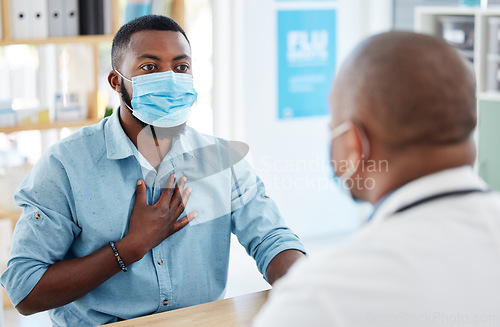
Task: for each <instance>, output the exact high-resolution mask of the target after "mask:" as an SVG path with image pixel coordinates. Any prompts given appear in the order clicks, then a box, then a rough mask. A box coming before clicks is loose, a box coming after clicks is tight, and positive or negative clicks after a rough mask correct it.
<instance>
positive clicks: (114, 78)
mask: <svg viewBox="0 0 500 327" xmlns="http://www.w3.org/2000/svg"><path fill="white" fill-rule="evenodd" d="M120 82H121V81H120V76H119V75H118V74H117V73H116V72H115V71H114V70H112V71H110V72H109V75H108V83H109V85H110V86H111V88H112V89H113V90H115V91H116V92H117V93H121V88H120V87H121V83H120Z"/></svg>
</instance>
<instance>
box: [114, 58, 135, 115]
mask: <svg viewBox="0 0 500 327" xmlns="http://www.w3.org/2000/svg"><path fill="white" fill-rule="evenodd" d="M113 70H114V71H115V72H116V73H117V74H118V75H120V77H121V78H123V79H124V80H126V81H127V82H130V83H132V80H130V79H128V78H126V77H125V76H123V75H122V74H121V73H120V72H119V71H118V70H117V69H114V68H113ZM123 103H125V106H127V108H129V109H130V111H132V112H134V109H132V108H130V107H129V105H128V104H127V103H126V102H125V101H123Z"/></svg>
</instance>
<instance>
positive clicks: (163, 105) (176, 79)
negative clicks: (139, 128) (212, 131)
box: [114, 69, 198, 127]
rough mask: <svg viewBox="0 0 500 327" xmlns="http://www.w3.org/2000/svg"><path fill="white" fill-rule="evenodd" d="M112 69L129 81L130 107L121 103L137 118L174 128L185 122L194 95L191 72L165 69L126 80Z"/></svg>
mask: <svg viewBox="0 0 500 327" xmlns="http://www.w3.org/2000/svg"><path fill="white" fill-rule="evenodd" d="M114 71H115V72H116V73H117V74H118V75H119V76H121V77H122V78H123V79H124V80H126V81H127V82H130V83H132V92H133V97H132V108H130V106H129V105H128V104H126V103H125V105H126V106H127V108H129V109H130V111H132V115H134V116H135V117H136V118H137V119H139V120H141V121H143V122H144V123H146V124H149V125H152V126H155V127H175V126H179V125H182V124H184V123H185V122H187V120H188V118H189V115H190V114H191V107H192V106H193V104H194V103H195V101H196V98H197V97H198V93H197V92H196V90H195V89H194V87H193V76H192V75H190V74H184V73H174V72H173V71H171V70H169V71H166V72H159V73H151V74H145V75H138V76H133V77H132V79H128V78H126V77H125V76H123V75H122V74H121V73H120V72H119V71H118V70H117V69H114Z"/></svg>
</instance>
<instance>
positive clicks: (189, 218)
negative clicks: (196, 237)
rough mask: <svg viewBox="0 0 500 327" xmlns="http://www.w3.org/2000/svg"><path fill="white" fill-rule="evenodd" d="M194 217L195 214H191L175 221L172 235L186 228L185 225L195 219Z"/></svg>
mask: <svg viewBox="0 0 500 327" xmlns="http://www.w3.org/2000/svg"><path fill="white" fill-rule="evenodd" d="M196 216H198V214H197V213H196V212H191V213H189V214H188V215H187V216H186V217H184V218H182V219H180V220H179V221H176V222H175V224H174V233H176V232H178V231H180V230H181V229H183V228H184V227H186V225H187V224H189V223H190V222H192V221H193V219H194V218H196Z"/></svg>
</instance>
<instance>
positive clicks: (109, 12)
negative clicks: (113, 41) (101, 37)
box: [103, 0, 113, 35]
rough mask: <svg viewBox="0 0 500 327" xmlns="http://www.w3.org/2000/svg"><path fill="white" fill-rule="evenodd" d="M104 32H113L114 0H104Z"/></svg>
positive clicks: (106, 33)
mask: <svg viewBox="0 0 500 327" xmlns="http://www.w3.org/2000/svg"><path fill="white" fill-rule="evenodd" d="M103 9H104V10H103V12H104V31H103V32H104V34H105V35H111V34H113V2H112V0H104V8H103Z"/></svg>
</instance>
